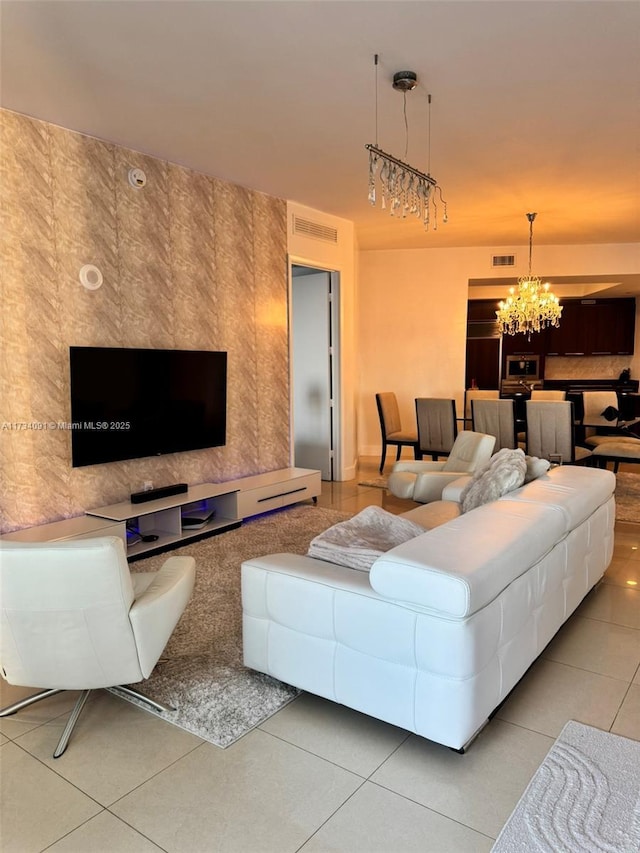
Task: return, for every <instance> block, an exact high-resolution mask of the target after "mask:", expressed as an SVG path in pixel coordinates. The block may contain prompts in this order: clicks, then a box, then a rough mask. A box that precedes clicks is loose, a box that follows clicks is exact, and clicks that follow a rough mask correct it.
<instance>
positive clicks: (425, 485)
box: [413, 471, 460, 504]
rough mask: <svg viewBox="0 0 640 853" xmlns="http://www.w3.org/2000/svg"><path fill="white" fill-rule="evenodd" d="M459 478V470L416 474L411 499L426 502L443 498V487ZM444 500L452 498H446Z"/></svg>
mask: <svg viewBox="0 0 640 853" xmlns="http://www.w3.org/2000/svg"><path fill="white" fill-rule="evenodd" d="M459 479H460V472H457V473H456V472H454V471H451V472H450V473H448V472H446V471H436V472H435V473H433V474H418V476H417V478H416V482H415V485H414V487H413V499H414V501H418V503H422V504H426V503H429V502H430V501H439V500H443V499H445V498H444V495H443V491H444V489H445V488H446V487H447V486H449V484H451V483H454V482H456V480H459ZM446 500H452V499H451V498H446Z"/></svg>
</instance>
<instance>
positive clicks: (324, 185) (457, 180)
mask: <svg viewBox="0 0 640 853" xmlns="http://www.w3.org/2000/svg"><path fill="white" fill-rule="evenodd" d="M0 10H1V15H2V18H1V39H2V42H1V50H2V54H1V55H2V66H1V70H2V88H1V100H2V105H3V106H5V107H7V108H9V109H12V110H16V111H18V112H21V113H26V114H28V115H31V116H35V117H37V118H41V119H45V120H47V121H50V122H53V123H55V124H59V125H61V126H63V127H67V128H71V129H74V130H78V131H82V132H83V133H88V134H91V135H94V136H97V137H100V138H102V139H106V140H109V141H112V142H115V143H118V144H120V145H124V146H128V147H130V148H133V149H136V150H139V151H143V152H146V153H149V154H152V155H155V156H157V157H161V158H164V159H167V160H170V161H173V162H176V163H181V164H184V165H186V166H189V167H192V168H194V169H197V170H199V171H202V172H205V173H208V174H210V175H215V176H217V177H220V178H223V179H226V180H229V181H232V182H234V183H238V184H241V185H245V186H248V187H252V188H254V189H258V190H261V191H264V192H266V193H269V194H272V195H275V196H279V197H281V198H285V199H289V200H293V201H296V202H299V203H301V204H305V205H309V206H310V207H313V208H316V209H318V210H322V211H325V212H327V213H331V214H334V215H336V216H340V217H345V218H347V219H350V220H353V221H354V222H355V224H356V229H357V235H358V241H359V245H360V247H361V248H365V249H366V248H381V249H389V248H422V247H429V248H436V247H451V246H491V247H492V248H493V249H496V250H499V249H500V248H501V247H511V246H514V245H522V244H526V242H527V240H528V223H527V221H526V217H525V213H526V212H529V211H536V212H537V213H538V218H537V219H536V223H535V231H534V244H535V245H538V244H559V245H562V244H587V243H621V242H627V243H628V242H636V241H640V114H639V104H640V3H637V2H618V0H602V2H597V0H595V1H594V2H583V0H569V2H539V0H522V2H520V0H510V2H500V1H498V2H489V0H468V1H467V2H465V1H464V0H460V2H457V0H448V2H438V1H437V0H434V2H431V0H411V2H404V0H359V1H358V2H351V0H315V2H314V0H310V2H307V0H298V1H297V2H271V0H259V1H258V2H251V0H230V2H219V1H218V0H197V2H192V0H180V1H179V2H172V0H156V2H150V1H149V0H140V2H138V0H80V2H78V0H72V2H68V1H67V0H55V2H50V0H45V2H39V0H31V2H24V0H2V4H1V7H0ZM375 53H378V54H379V55H380V65H379V69H378V99H377V100H378V142H379V145H380V147H381V148H383V149H384V150H386V151H388V152H390V153H392V154H394V155H395V156H397V157H400V158H401V159H407V160H408V161H409V162H410V163H411V164H412V165H415V166H416V167H418V168H420V169H423V170H426V168H427V162H428V153H427V151H428V133H427V93H430V94H431V95H432V111H431V146H430V147H431V151H430V164H431V172H432V173H433V175H434V176H435V177H436V178H437V179H438V181H439V183H440V184H441V186H442V188H443V191H444V197H445V198H446V200H447V202H448V207H449V222H448V224H446V225H442V224H441V225H440V227H439V228H438V229H437V231H435V232H434V231H429V232H428V233H425V231H424V229H423V228H422V226H421V224H420V223H419V222H417V221H410V222H408V221H399V220H397V219H392V218H390V217H389V216H388V214H387V213H386V212H385V213H383V212H382V211H381V210H380V209H379V208H371V206H370V205H369V204H368V202H367V198H366V196H367V153H366V151H365V148H364V146H365V143H368V142H374V141H375V112H376V111H375V102H376V99H375V72H374V62H373V57H374V54H375ZM407 69H408V70H412V71H415V72H416V73H417V75H418V81H419V85H418V88H417V89H415V90H414V91H413V92H410V93H409V94H408V95H407V120H408V127H409V135H408V153H407V156H406V158H405V145H406V134H405V124H404V117H403V96H402V94H400V93H398V92H396V91H395V90H393V88H392V86H391V82H390V81H391V78H392V76H393V74H394V72H396V71H398V70H407ZM636 284H638V282H636ZM638 292H640V290H639V291H638Z"/></svg>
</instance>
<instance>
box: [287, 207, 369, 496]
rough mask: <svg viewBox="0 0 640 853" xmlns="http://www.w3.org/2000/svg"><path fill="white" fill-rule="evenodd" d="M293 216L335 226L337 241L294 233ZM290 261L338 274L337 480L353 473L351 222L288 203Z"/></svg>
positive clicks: (353, 258)
mask: <svg viewBox="0 0 640 853" xmlns="http://www.w3.org/2000/svg"><path fill="white" fill-rule="evenodd" d="M294 215H296V216H298V217H302V218H305V219H309V220H311V221H313V222H317V223H320V224H321V225H326V226H329V227H331V228H335V229H336V230H337V233H338V239H337V242H336V243H330V242H325V241H324V240H318V239H315V238H313V237H307V236H304V235H301V234H294V233H293V217H294ZM287 231H288V242H287V248H288V251H289V260H290V261H291V262H292V263H297V264H303V265H305V266H311V267H318V268H319V269H326V270H335V271H337V272H339V273H340V330H339V334H340V365H339V372H340V426H339V441H340V454H339V456H338V458H337V463H338V464H337V465H336V466H335V468H334V477H335V479H336V480H351V479H353V478H354V477H355V476H356V463H357V456H358V454H357V448H356V404H355V399H356V352H357V349H356V340H357V330H356V309H355V305H356V241H355V232H354V227H353V222H351V221H349V220H347V219H340V218H339V217H337V216H330V215H329V214H326V213H322V212H321V211H319V210H314V209H313V208H310V207H305V206H304V205H301V204H297V203H296V202H291V201H290V202H287Z"/></svg>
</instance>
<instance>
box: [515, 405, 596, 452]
mask: <svg viewBox="0 0 640 853" xmlns="http://www.w3.org/2000/svg"><path fill="white" fill-rule="evenodd" d="M525 410H526V416H527V453H528V454H529V455H530V456H539V457H540V458H541V459H550V458H551V457H558V458H559V461H560V462H561V463H563V464H574V465H584V464H590V461H591V455H592V451H591V450H588V449H587V448H586V447H580V446H579V445H576V443H575V427H574V411H573V403H572V402H571V401H570V400H527V401H526V403H525Z"/></svg>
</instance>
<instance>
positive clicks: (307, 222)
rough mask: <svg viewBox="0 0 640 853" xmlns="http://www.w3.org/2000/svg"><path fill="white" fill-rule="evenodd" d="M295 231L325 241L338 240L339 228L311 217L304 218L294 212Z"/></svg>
mask: <svg viewBox="0 0 640 853" xmlns="http://www.w3.org/2000/svg"><path fill="white" fill-rule="evenodd" d="M293 233H294V234H302V235H303V236H304V237H313V238H314V239H315V240H324V242H325V243H337V242H338V229H337V228H332V227H331V226H330V225H322V224H321V223H320V222H313V220H311V219H304V218H303V217H301V216H296V215H295V213H294V214H293Z"/></svg>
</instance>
